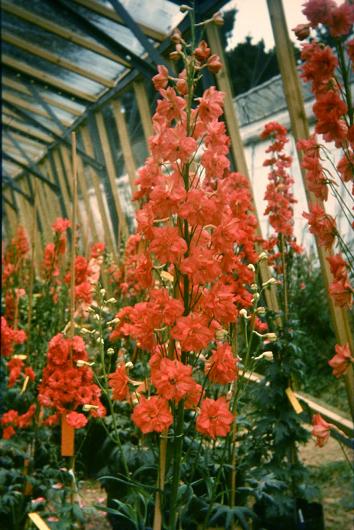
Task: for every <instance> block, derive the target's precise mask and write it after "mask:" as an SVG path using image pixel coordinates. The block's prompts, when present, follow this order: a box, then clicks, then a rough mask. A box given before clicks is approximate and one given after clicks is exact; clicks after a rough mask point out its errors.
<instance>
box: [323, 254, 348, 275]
mask: <svg viewBox="0 0 354 530" xmlns="http://www.w3.org/2000/svg"><path fill="white" fill-rule="evenodd" d="M326 259H327V261H328V263H329V266H330V269H331V273H332V275H333V276H334V278H335V279H336V280H340V279H342V278H344V279H346V278H347V276H348V263H347V262H346V261H345V260H344V259H343V258H342V256H341V255H340V254H335V255H334V256H329V257H328V258H326Z"/></svg>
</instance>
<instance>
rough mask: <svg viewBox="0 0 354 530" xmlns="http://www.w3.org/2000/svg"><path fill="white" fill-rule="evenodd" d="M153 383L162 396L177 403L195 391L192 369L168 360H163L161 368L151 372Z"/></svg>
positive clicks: (178, 362)
mask: <svg viewBox="0 0 354 530" xmlns="http://www.w3.org/2000/svg"><path fill="white" fill-rule="evenodd" d="M151 381H152V384H153V385H154V386H155V387H156V390H157V392H158V394H159V395H160V396H162V397H164V398H165V399H173V400H174V401H175V402H176V403H178V402H179V401H180V400H181V399H183V398H184V397H185V396H186V395H187V394H188V393H189V392H192V390H193V389H194V379H193V377H192V367H191V366H190V365H185V364H183V363H181V362H180V361H177V360H172V359H167V358H163V359H161V362H160V365H159V368H158V369H157V370H152V371H151Z"/></svg>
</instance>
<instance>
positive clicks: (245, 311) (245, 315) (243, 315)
mask: <svg viewBox="0 0 354 530" xmlns="http://www.w3.org/2000/svg"><path fill="white" fill-rule="evenodd" d="M239 314H240V317H242V318H250V317H249V316H248V315H247V310H246V309H241V310H240V313H239Z"/></svg>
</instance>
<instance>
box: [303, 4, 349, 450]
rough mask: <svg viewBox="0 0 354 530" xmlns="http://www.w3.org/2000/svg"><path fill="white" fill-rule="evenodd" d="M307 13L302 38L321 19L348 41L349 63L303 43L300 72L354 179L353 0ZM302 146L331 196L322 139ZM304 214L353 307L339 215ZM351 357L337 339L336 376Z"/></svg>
mask: <svg viewBox="0 0 354 530" xmlns="http://www.w3.org/2000/svg"><path fill="white" fill-rule="evenodd" d="M303 13H304V15H305V16H306V17H307V19H308V21H309V23H308V24H305V25H300V26H298V27H297V28H295V33H296V35H297V36H298V38H299V39H300V40H304V39H306V38H307V37H308V36H309V34H310V28H311V27H312V28H316V27H317V26H318V25H319V24H323V25H325V26H326V27H327V28H328V30H329V33H330V35H331V36H332V37H334V38H335V39H336V41H337V44H338V48H339V50H340V52H339V53H341V50H342V47H345V50H346V52H347V56H348V57H349V64H348V65H346V64H345V61H343V57H344V53H345V52H344V50H342V51H343V57H341V56H340V55H339V59H338V58H337V56H336V54H335V53H334V51H333V50H332V49H331V48H330V47H329V46H325V45H323V44H322V43H320V42H318V41H317V40H312V41H311V42H310V43H305V44H303V47H302V53H301V57H302V60H303V67H302V77H303V79H304V80H305V81H308V82H311V85H312V92H313V94H314V96H315V103H314V105H313V112H314V114H315V117H316V126H315V133H317V134H321V135H322V136H323V138H324V140H325V141H326V142H334V143H335V145H336V147H337V148H340V149H342V151H343V155H342V158H341V159H340V161H339V163H338V164H337V171H338V175H339V177H340V178H341V179H342V181H343V182H349V181H353V173H354V172H353V169H354V154H353V147H354V125H353V121H352V112H353V110H352V108H349V107H348V102H350V98H349V99H348V98H346V97H345V96H346V91H348V90H350V87H349V88H348V86H346V85H345V79H346V77H347V73H348V72H350V70H351V69H352V64H353V62H354V39H353V38H351V39H350V40H348V36H349V35H350V32H351V30H352V27H353V22H354V5H353V4H352V3H351V2H348V1H345V2H343V3H342V4H340V5H339V6H338V5H337V4H336V2H335V1H334V0H308V1H307V2H306V3H305V4H304V9H303ZM350 63H351V64H350ZM340 74H341V76H340ZM298 148H299V149H300V150H301V151H302V152H303V160H302V167H303V168H304V169H305V170H306V180H307V185H308V189H309V190H310V191H311V192H312V193H313V194H314V195H315V197H316V198H317V199H318V200H319V201H327V199H328V185H329V184H330V183H331V181H332V179H331V178H329V177H328V175H326V170H325V169H324V167H323V165H322V162H321V149H324V148H323V147H322V146H321V145H320V143H319V141H318V139H317V137H316V134H313V135H312V136H310V138H309V139H308V140H301V141H299V142H298ZM303 215H304V217H305V218H306V219H308V222H309V227H310V232H312V233H313V234H314V235H315V236H316V237H317V238H318V242H319V244H320V245H322V246H324V247H325V248H326V249H327V251H328V253H329V254H330V256H329V257H327V260H328V262H329V266H330V270H331V273H332V276H333V280H332V283H331V284H330V287H329V293H330V295H331V297H332V299H333V301H334V304H335V305H336V306H339V307H345V308H348V309H350V307H351V305H352V299H353V288H352V286H351V284H350V281H349V274H348V268H349V266H348V263H347V262H346V261H345V260H344V259H343V258H342V257H341V255H340V254H335V255H332V247H333V245H334V243H335V240H336V237H338V236H339V234H338V231H337V227H336V221H335V219H334V218H333V217H332V216H331V215H329V214H327V213H326V212H325V210H324V208H323V206H322V205H321V204H320V203H319V204H312V205H311V206H310V213H305V212H304V214H303ZM350 363H351V353H350V350H349V345H348V344H345V345H336V355H335V356H334V357H333V358H332V359H331V360H330V361H329V365H330V366H331V367H332V368H333V375H335V376H336V377H339V376H341V375H343V374H344V373H345V372H346V371H347V369H348V367H349V365H350ZM320 445H321V444H320Z"/></svg>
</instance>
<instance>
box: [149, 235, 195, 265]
mask: <svg viewBox="0 0 354 530" xmlns="http://www.w3.org/2000/svg"><path fill="white" fill-rule="evenodd" d="M153 233H154V238H153V240H152V241H151V243H150V247H149V250H150V252H152V253H153V254H155V256H156V258H157V259H158V260H159V261H160V262H161V263H177V262H178V261H179V260H180V258H181V257H182V256H183V254H185V252H186V251H187V244H186V242H185V241H184V239H182V238H181V237H180V236H179V234H178V229H177V228H175V227H172V226H165V227H162V228H154V229H153Z"/></svg>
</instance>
